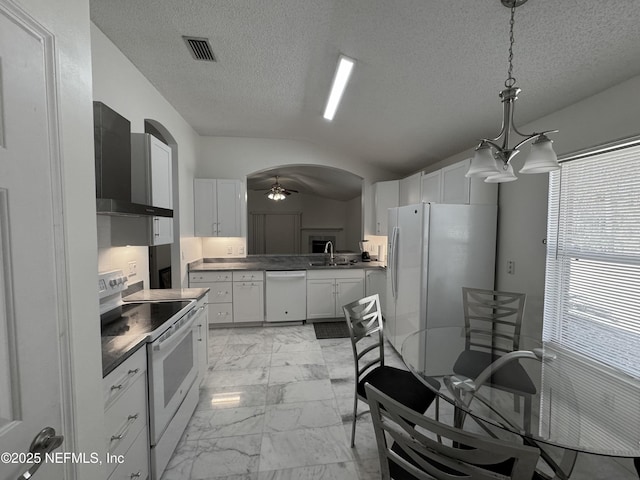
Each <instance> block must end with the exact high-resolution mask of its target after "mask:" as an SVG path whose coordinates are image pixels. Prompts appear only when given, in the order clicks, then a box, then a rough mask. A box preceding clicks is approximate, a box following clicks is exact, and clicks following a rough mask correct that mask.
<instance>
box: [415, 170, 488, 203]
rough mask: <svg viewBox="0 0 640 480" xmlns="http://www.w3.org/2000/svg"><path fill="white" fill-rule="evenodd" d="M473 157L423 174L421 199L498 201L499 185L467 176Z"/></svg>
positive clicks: (441, 201)
mask: <svg viewBox="0 0 640 480" xmlns="http://www.w3.org/2000/svg"><path fill="white" fill-rule="evenodd" d="M470 163H471V159H467V160H463V161H461V162H458V163H454V164H453V165H448V166H446V167H444V168H441V169H440V170H436V171H435V172H431V173H428V174H425V175H423V176H422V180H421V183H422V186H421V201H422V202H425V203H454V204H467V205H468V204H489V205H495V204H496V203H497V201H498V186H497V185H496V184H491V183H485V182H484V181H483V179H482V178H467V177H465V174H466V173H467V170H468V169H469V165H470Z"/></svg>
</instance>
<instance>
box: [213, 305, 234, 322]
mask: <svg viewBox="0 0 640 480" xmlns="http://www.w3.org/2000/svg"><path fill="white" fill-rule="evenodd" d="M231 322H233V304H232V303H210V304H209V325H211V324H214V323H231Z"/></svg>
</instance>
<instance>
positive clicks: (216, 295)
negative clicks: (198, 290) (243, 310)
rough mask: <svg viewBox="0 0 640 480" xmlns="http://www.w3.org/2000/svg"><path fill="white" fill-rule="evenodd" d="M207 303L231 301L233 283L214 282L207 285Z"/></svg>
mask: <svg viewBox="0 0 640 480" xmlns="http://www.w3.org/2000/svg"><path fill="white" fill-rule="evenodd" d="M209 288H210V290H209V303H228V302H231V301H233V284H232V283H231V282H216V283H212V284H211V285H209Z"/></svg>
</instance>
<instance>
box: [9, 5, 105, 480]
mask: <svg viewBox="0 0 640 480" xmlns="http://www.w3.org/2000/svg"><path fill="white" fill-rule="evenodd" d="M17 3H18V4H19V5H20V6H22V7H23V8H24V9H25V10H26V11H27V12H28V13H29V14H30V15H32V16H33V17H34V18H35V19H36V20H37V21H38V22H39V23H41V24H42V25H43V26H44V27H45V28H46V29H48V30H49V31H50V32H51V33H52V34H53V35H55V54H56V75H57V85H56V87H57V88H56V92H55V93H56V95H57V98H58V104H59V108H60V111H59V116H58V118H59V121H60V130H59V132H60V134H59V135H60V144H61V152H60V154H61V161H62V175H63V178H62V182H63V188H64V199H63V201H64V225H63V227H64V231H65V245H64V248H65V255H66V259H67V265H66V268H67V275H68V283H67V291H68V296H67V299H66V300H67V301H68V303H69V316H70V318H69V331H68V332H61V335H68V337H69V341H70V343H71V351H70V361H71V363H72V365H71V368H72V372H71V374H72V379H73V385H72V388H73V405H71V406H70V408H71V409H73V410H74V412H75V426H74V428H75V432H69V436H70V437H71V436H73V437H75V441H76V445H75V448H74V451H76V452H103V451H104V438H103V435H102V430H103V428H104V413H103V399H102V358H101V355H100V325H99V324H100V322H99V314H98V293H97V289H96V275H97V255H96V241H97V236H96V204H95V180H94V163H93V111H92V106H91V100H92V93H91V50H90V38H89V1H88V0H19V1H18V2H17ZM69 440H70V439H69ZM69 443H70V442H69ZM67 448H70V445H69V446H68V447H67ZM78 472H79V473H78V478H99V476H98V474H97V473H96V471H95V467H92V466H90V465H78ZM45 475H46V474H45Z"/></svg>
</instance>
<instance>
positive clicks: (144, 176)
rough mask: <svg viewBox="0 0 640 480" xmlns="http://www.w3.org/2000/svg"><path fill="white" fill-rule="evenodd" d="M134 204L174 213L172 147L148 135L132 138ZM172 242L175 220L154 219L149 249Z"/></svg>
mask: <svg viewBox="0 0 640 480" xmlns="http://www.w3.org/2000/svg"><path fill="white" fill-rule="evenodd" d="M131 185H132V189H131V200H132V201H133V202H137V203H145V204H149V205H152V206H154V207H161V208H167V209H173V174H172V162H171V147H169V146H168V145H166V144H164V143H162V142H161V141H160V140H158V139H157V138H156V137H154V136H153V135H150V134H148V133H133V134H131ZM172 242H173V218H168V217H152V218H151V220H150V223H149V245H164V244H167V243H172Z"/></svg>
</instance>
